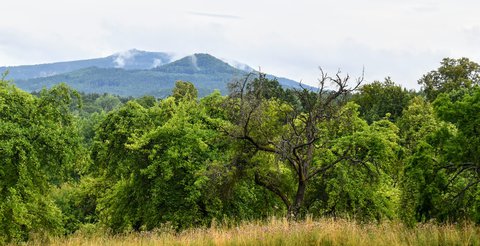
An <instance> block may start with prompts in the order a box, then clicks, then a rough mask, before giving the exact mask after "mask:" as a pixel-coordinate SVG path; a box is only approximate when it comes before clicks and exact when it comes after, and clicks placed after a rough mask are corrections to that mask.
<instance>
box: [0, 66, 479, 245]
mask: <svg viewBox="0 0 480 246" xmlns="http://www.w3.org/2000/svg"><path fill="white" fill-rule="evenodd" d="M186 59H187V58H186ZM188 59H195V58H188ZM197 62H198V61H197ZM174 65H175V64H174ZM217 65H218V66H220V67H215V69H216V70H225V71H226V72H229V69H231V68H230V67H228V66H227V64H224V65H225V66H223V65H222V64H218V63H217ZM202 66H203V64H202V63H196V62H192V61H191V60H190V61H187V60H184V61H179V62H178V64H176V66H174V67H173V68H172V67H168V66H163V67H159V68H157V69H155V71H153V70H152V72H166V71H167V70H168V71H169V72H172V71H171V70H174V71H173V72H175V73H179V74H189V73H190V72H194V71H200V70H202V69H203V67H202ZM101 70H102V69H99V68H95V70H94V71H93V72H92V76H94V75H95V74H99V73H101V72H102V71H101ZM227 70H228V71H227ZM85 71H86V72H88V70H85ZM109 71H110V70H109ZM479 74H480V66H479V65H478V64H477V63H475V62H473V61H470V60H469V59H467V58H461V59H451V58H446V59H444V60H443V61H442V62H441V64H440V67H439V68H438V69H436V70H434V71H430V72H427V73H426V74H425V75H424V76H423V77H422V78H420V79H419V84H420V85H421V86H422V90H420V91H418V92H417V91H409V90H406V89H405V88H403V87H402V86H401V85H399V84H397V83H395V82H393V81H392V80H391V79H390V78H386V79H385V81H375V82H373V83H368V84H367V83H363V79H362V78H351V77H349V76H347V75H344V74H340V73H338V74H326V73H323V71H322V73H321V77H320V78H319V87H318V88H317V89H315V90H312V89H301V88H298V87H297V88H288V87H282V86H281V84H280V83H279V82H278V81H277V80H275V79H272V78H270V77H267V76H266V75H264V74H257V73H250V74H239V75H241V76H240V77H239V78H238V79H237V80H235V81H233V82H232V83H230V85H229V88H228V95H226V96H224V95H222V94H221V93H220V92H219V91H218V90H217V91H214V92H213V93H210V94H208V95H206V96H205V97H202V98H200V97H199V93H201V91H199V90H198V89H197V88H196V87H195V86H194V84H192V83H190V82H188V81H181V80H179V81H177V82H176V83H175V85H174V89H173V91H171V92H169V96H168V97H165V98H157V97H154V96H143V97H135V98H133V97H129V98H124V97H119V96H114V95H110V94H102V93H100V94H88V93H78V92H77V91H76V90H74V89H72V88H70V87H68V86H67V85H65V84H59V85H54V86H52V87H51V88H48V89H46V88H44V89H43V90H41V91H40V92H37V93H33V94H31V93H27V92H25V91H22V90H21V89H19V88H17V87H16V86H15V85H14V84H13V82H12V81H9V80H7V79H6V78H5V77H3V78H2V79H1V80H0V163H1V165H0V244H3V243H8V242H14V243H15V242H24V241H28V240H31V239H39V238H48V237H49V236H62V235H71V234H73V233H75V232H85V231H101V230H106V231H110V232H111V233H113V234H118V233H123V232H132V231H151V230H154V229H156V228H166V227H168V228H172V230H174V231H182V230H185V229H189V228H193V227H199V226H211V225H212V223H214V222H212V221H222V220H228V221H234V222H240V221H247V220H255V219H259V220H261V219H266V218H269V217H272V216H275V217H284V218H286V219H288V220H292V221H301V220H303V219H305V218H311V217H314V218H335V219H340V218H348V219H353V220H355V221H358V222H372V221H373V222H381V223H383V222H385V221H401V223H403V224H404V225H406V226H410V227H414V226H416V224H417V223H423V222H432V223H433V222H434V223H439V224H443V223H457V222H472V223H474V224H479V223H480V87H479V84H480V77H479ZM69 78H73V77H65V79H66V80H68V79H69ZM126 78H128V76H127V77H126ZM122 79H125V77H123V76H122ZM176 79H184V77H178V78H176ZM66 82H68V81H66ZM327 87H328V88H327ZM134 89H135V88H132V90H134Z"/></svg>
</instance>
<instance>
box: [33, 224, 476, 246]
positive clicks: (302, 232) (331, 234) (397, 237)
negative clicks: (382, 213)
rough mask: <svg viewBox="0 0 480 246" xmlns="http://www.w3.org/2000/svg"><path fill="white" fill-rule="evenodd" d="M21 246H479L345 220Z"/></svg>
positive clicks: (422, 228) (440, 234)
mask: <svg viewBox="0 0 480 246" xmlns="http://www.w3.org/2000/svg"><path fill="white" fill-rule="evenodd" d="M26 245H389V246H394V245H480V228H479V227H478V226H475V225H473V224H470V223H463V224H448V225H447V224H444V225H436V224H433V223H425V224H418V225H417V226H415V227H412V228H409V227H406V226H404V225H403V224H402V223H400V222H382V223H379V224H376V223H357V222H354V221H351V220H345V219H337V220H335V219H318V220H317V219H311V218H307V219H306V220H303V221H298V222H294V221H288V220H287V219H278V218H271V219H269V220H264V221H252V222H241V223H240V224H237V225H233V224H232V223H225V222H222V223H215V222H214V223H212V226H210V227H209V228H195V229H188V230H185V231H182V232H175V231H174V230H172V229H171V228H169V227H168V226H165V227H162V228H159V229H156V230H153V231H148V232H134V233H124V234H116V235H110V234H108V233H105V232H102V233H99V232H96V233H89V232H86V231H79V232H77V233H76V234H73V235H70V236H67V237H57V238H49V239H47V240H46V241H45V239H44V240H40V239H38V240H33V241H29V242H28V243H26Z"/></svg>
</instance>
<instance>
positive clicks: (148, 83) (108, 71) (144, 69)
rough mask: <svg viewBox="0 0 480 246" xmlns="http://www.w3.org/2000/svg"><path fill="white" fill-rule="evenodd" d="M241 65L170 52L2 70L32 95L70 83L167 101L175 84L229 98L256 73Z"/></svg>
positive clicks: (288, 84)
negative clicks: (231, 89) (237, 83)
mask: <svg viewBox="0 0 480 246" xmlns="http://www.w3.org/2000/svg"><path fill="white" fill-rule="evenodd" d="M237 67H239V66H237ZM237 67H233V66H232V65H230V64H228V63H226V62H224V61H222V60H220V59H218V58H216V57H214V56H212V55H209V54H193V55H190V56H186V57H184V58H181V59H179V60H176V61H172V57H171V56H170V55H168V54H167V53H160V52H147V51H140V50H129V51H127V52H123V53H118V54H115V55H112V56H108V57H105V58H96V59H90V60H80V61H70V62H58V63H51V64H39V65H29V66H16V67H0V73H3V72H5V71H8V78H11V79H13V80H14V81H13V83H14V84H15V85H16V86H18V87H19V88H20V89H22V90H25V91H27V92H38V91H40V90H42V89H43V88H47V89H48V88H52V87H53V86H54V85H57V84H60V83H65V84H67V85H68V86H69V87H71V88H73V89H75V90H77V91H79V92H84V93H100V94H103V93H109V94H114V95H120V96H123V97H129V96H132V97H141V96H146V95H150V96H155V97H158V98H164V97H167V96H168V95H170V94H171V92H172V90H173V88H174V87H175V81H177V80H183V81H189V82H191V83H193V84H194V85H195V87H196V88H197V90H198V92H199V96H200V97H204V96H207V95H209V94H210V93H212V92H213V91H214V90H219V91H220V92H221V93H222V95H227V94H228V83H230V82H232V81H234V80H238V79H241V78H242V77H243V76H245V75H247V74H248V73H250V72H254V70H253V69H251V68H250V67H248V66H246V65H244V64H243V66H240V68H241V69H239V68H237ZM267 77H268V78H270V79H274V78H276V76H273V75H267ZM277 80H278V82H279V83H280V84H281V85H282V86H284V87H289V88H301V87H302V86H303V87H305V88H308V89H313V87H311V86H308V85H301V84H300V83H298V82H296V81H293V80H290V79H286V78H282V77H278V78H277Z"/></svg>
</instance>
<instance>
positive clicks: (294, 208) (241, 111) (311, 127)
mask: <svg viewBox="0 0 480 246" xmlns="http://www.w3.org/2000/svg"><path fill="white" fill-rule="evenodd" d="M320 72H321V77H320V79H319V87H318V90H316V91H312V90H309V89H306V88H303V87H302V89H296V90H290V91H289V92H290V93H291V94H293V98H294V101H291V102H289V105H290V107H289V108H288V110H284V111H282V112H281V115H282V116H281V119H280V121H282V125H283V128H282V129H286V130H283V131H279V132H277V133H276V134H272V132H271V131H269V130H268V128H267V129H266V128H259V127H258V125H261V124H262V122H265V121H267V120H268V119H267V118H266V116H265V115H263V113H262V111H263V110H264V107H265V104H266V102H267V101H268V100H267V98H270V97H277V98H278V97H281V95H280V96H279V95H278V94H279V93H280V94H281V93H284V94H283V95H285V92H286V91H283V92H282V91H281V90H280V91H279V90H277V91H272V90H271V88H274V87H275V86H273V87H272V86H266V85H265V84H268V83H272V81H271V80H268V79H267V78H266V77H265V75H263V74H260V75H259V77H257V78H255V79H253V80H252V79H251V78H252V77H255V75H253V74H250V75H248V76H247V77H246V78H245V79H244V80H241V81H237V82H235V83H234V84H232V85H231V88H230V89H231V94H230V100H229V103H230V105H229V107H230V108H231V109H232V110H231V111H235V112H234V113H232V119H231V120H232V122H233V123H234V124H235V130H230V131H227V132H228V134H230V135H231V136H233V137H234V138H236V139H239V140H241V141H245V142H246V143H248V144H250V145H251V146H252V147H253V149H255V150H256V151H262V152H268V153H273V154H274V155H275V156H277V157H278V158H279V159H280V160H282V161H284V162H285V163H286V165H287V166H288V167H289V168H290V169H291V170H292V172H293V173H294V174H295V177H296V192H295V195H294V196H291V195H290V196H289V195H288V194H287V192H286V191H285V190H282V188H281V187H280V186H279V185H278V184H277V183H276V182H274V181H273V180H272V177H269V176H265V175H263V176H262V175H261V174H259V173H256V174H255V182H256V184H258V185H260V186H263V187H265V188H266V189H268V190H270V191H271V192H273V193H274V194H276V195H277V196H278V197H279V198H280V199H281V200H282V201H283V203H284V204H285V206H286V207H287V209H288V214H289V216H292V215H293V216H294V217H296V216H298V215H299V213H300V211H301V208H302V205H303V201H304V198H305V191H306V188H307V184H308V182H309V180H311V179H312V178H313V177H316V176H318V175H321V174H322V173H324V172H326V171H327V170H329V169H331V168H333V167H334V166H335V165H336V164H337V163H339V162H341V161H343V160H346V159H348V158H351V157H349V156H348V154H347V152H348V150H342V151H338V152H334V154H335V159H333V160H331V161H329V162H328V163H324V164H322V165H314V164H313V159H314V154H315V153H316V152H318V151H319V150H321V149H324V148H328V145H329V144H332V143H331V142H330V141H329V140H328V139H329V138H328V136H324V134H325V132H322V131H321V130H320V128H319V125H320V124H322V123H334V122H335V121H337V120H339V119H340V118H341V112H342V111H341V108H342V106H343V105H344V104H345V103H346V101H347V99H348V96H349V95H350V94H351V92H352V91H354V90H356V89H357V88H358V86H359V85H360V84H361V82H362V81H363V76H362V77H360V78H358V79H357V80H356V81H355V83H354V85H353V86H352V87H350V86H349V80H350V77H349V76H348V75H347V76H346V77H341V74H340V71H338V72H337V73H336V74H335V76H333V77H330V76H328V75H327V74H326V73H324V71H323V70H322V69H321V68H320ZM277 84H278V83H277ZM328 85H331V86H332V87H330V88H327V86H328ZM269 89H270V90H269ZM280 111H281V110H280ZM330 125H331V124H330ZM333 125H334V124H333Z"/></svg>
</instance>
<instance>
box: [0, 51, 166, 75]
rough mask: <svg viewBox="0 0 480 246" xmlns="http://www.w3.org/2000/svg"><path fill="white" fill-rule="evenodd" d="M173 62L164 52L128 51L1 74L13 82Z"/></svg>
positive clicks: (27, 67) (31, 66) (0, 70)
mask: <svg viewBox="0 0 480 246" xmlns="http://www.w3.org/2000/svg"><path fill="white" fill-rule="evenodd" d="M171 61H172V55H171V54H168V53H163V52H147V51H141V50H136V49H132V50H128V51H125V52H120V53H116V54H114V55H111V56H107V57H103V58H96V59H87V60H78V61H67V62H55V63H48V64H38V65H23V66H14V67H0V74H1V73H3V72H4V71H5V70H8V71H9V73H8V77H9V78H10V79H13V80H19V79H21V80H25V79H32V78H42V77H50V76H53V75H57V74H62V73H68V72H72V71H75V70H79V69H84V68H87V67H98V68H123V69H126V70H132V69H151V68H154V67H157V66H161V65H164V64H166V63H169V62H171Z"/></svg>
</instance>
